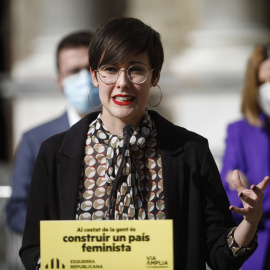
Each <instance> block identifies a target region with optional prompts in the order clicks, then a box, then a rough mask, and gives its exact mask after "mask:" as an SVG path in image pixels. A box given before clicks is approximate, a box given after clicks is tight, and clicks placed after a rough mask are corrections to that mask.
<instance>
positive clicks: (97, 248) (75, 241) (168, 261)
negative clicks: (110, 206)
mask: <svg viewBox="0 0 270 270" xmlns="http://www.w3.org/2000/svg"><path fill="white" fill-rule="evenodd" d="M172 226H173V223H172V220H128V221H124V220H111V221H41V222H40V228H41V236H40V237H41V269H105V270H113V269H117V270H127V269H129V270H133V269H134V270H143V269H148V270H149V269H170V270H172V269H173V232H172Z"/></svg>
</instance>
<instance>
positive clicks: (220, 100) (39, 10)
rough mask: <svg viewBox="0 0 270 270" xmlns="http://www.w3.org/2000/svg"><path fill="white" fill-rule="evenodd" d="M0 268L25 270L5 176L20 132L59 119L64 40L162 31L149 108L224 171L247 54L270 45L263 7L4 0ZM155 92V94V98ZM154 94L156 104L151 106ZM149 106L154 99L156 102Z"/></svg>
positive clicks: (269, 11)
mask: <svg viewBox="0 0 270 270" xmlns="http://www.w3.org/2000/svg"><path fill="white" fill-rule="evenodd" d="M0 16H1V17H0V20H1V27H0V120H1V133H0V134H1V135H0V136H1V137H0V160H1V162H0V207H1V208H0V213H1V214H0V268H1V269H3V270H5V269H9V270H12V269H22V267H21V266H20V261H19V259H18V248H19V245H20V241H21V238H20V236H18V235H15V234H14V233H12V232H11V231H10V230H9V229H8V228H6V226H5V221H4V216H3V207H4V204H5V202H6V200H7V198H8V197H9V195H10V193H11V189H10V171H11V167H12V160H13V156H14V153H15V151H16V147H17V145H18V143H19V141H20V138H21V136H22V133H23V132H25V131H26V130H28V129H29V128H32V127H34V126H36V125H38V124H41V123H43V122H45V121H48V120H50V119H52V118H54V117H56V116H57V115H59V114H61V113H62V112H63V111H64V109H65V101H64V98H63V97H62V95H61V93H60V91H59V90H58V88H57V85H56V83H55V78H56V68H55V60H54V59H55V48H56V44H57V42H58V41H59V40H60V38H62V37H63V36H64V35H65V34H67V33H70V32H71V31H73V30H74V31H75V30H80V29H90V30H95V28H96V26H97V25H98V24H99V23H101V22H103V21H104V20H106V19H108V18H110V17H115V16H132V17H137V18H139V19H141V20H143V21H144V22H145V23H147V24H149V25H151V26H152V27H153V28H154V29H156V30H158V31H159V32H160V34H161V36H162V41H163V44H164V49H165V63H164V68H163V70H162V75H161V81H160V83H159V85H160V87H161V89H162V93H163V100H162V102H161V104H160V106H159V107H157V108H155V109H156V110H157V111H158V112H160V113H161V114H162V115H164V116H165V117H167V118H168V119H169V120H171V121H172V122H174V123H175V124H178V125H180V126H184V127H185V128H187V129H190V130H193V131H195V132H197V133H199V134H201V135H203V136H205V137H207V138H208V140H209V144H210V148H211V150H212V153H213V155H214V157H215V160H216V162H217V164H218V166H219V165H220V162H221V157H222V153H223V149H224V140H225V137H226V126H227V124H228V123H229V122H231V121H234V120H236V119H237V118H239V117H240V111H239V104H240V92H241V88H242V81H243V76H244V71H245V65H246V61H247V57H248V56H249V54H250V52H251V50H252V47H253V46H254V44H256V43H261V42H265V41H269V40H270V3H269V1H267V0H257V1H251V0H238V1H235V0H227V1H222V0H189V1H186V0H167V1H164V0H147V1H144V0H110V1H106V0H98V1H95V0H79V1H74V0H46V1H44V0H2V1H1V2H0ZM156 94H157V95H158V94H159V93H156ZM156 94H155V93H152V98H153V99H155V95H156ZM153 103H154V102H153Z"/></svg>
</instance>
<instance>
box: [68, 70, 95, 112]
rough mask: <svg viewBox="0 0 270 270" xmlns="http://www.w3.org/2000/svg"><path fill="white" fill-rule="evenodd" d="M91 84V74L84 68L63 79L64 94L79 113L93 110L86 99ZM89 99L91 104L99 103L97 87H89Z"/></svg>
mask: <svg viewBox="0 0 270 270" xmlns="http://www.w3.org/2000/svg"><path fill="white" fill-rule="evenodd" d="M92 85H93V83H92V76H91V74H90V73H89V72H88V71H87V70H85V69H84V70H81V71H80V72H79V73H76V74H74V75H70V76H68V77H67V78H65V79H64V80H63V86H64V93H65V96H66V98H67V100H68V101H69V102H70V103H71V104H72V105H73V106H74V107H75V109H76V110H77V111H78V112H79V113H88V112H90V111H95V109H94V108H93V107H91V105H90V104H89V100H88V92H89V89H90V87H91V86H92ZM89 99H90V101H91V102H93V103H92V104H93V106H98V105H99V104H100V100H99V93H98V88H96V87H93V88H92V89H91V91H90V94H89Z"/></svg>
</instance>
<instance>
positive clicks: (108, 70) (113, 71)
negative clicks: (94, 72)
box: [104, 67, 118, 73]
mask: <svg viewBox="0 0 270 270" xmlns="http://www.w3.org/2000/svg"><path fill="white" fill-rule="evenodd" d="M104 71H106V72H108V73H117V72H118V69H117V68H115V67H105V68H104Z"/></svg>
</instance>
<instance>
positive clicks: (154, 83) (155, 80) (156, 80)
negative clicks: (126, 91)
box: [152, 72, 160, 87]
mask: <svg viewBox="0 0 270 270" xmlns="http://www.w3.org/2000/svg"><path fill="white" fill-rule="evenodd" d="M159 79H160V72H159V73H158V75H157V77H156V78H155V79H154V80H153V83H152V85H153V86H154V87H155V86H157V84H158V82H159Z"/></svg>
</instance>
